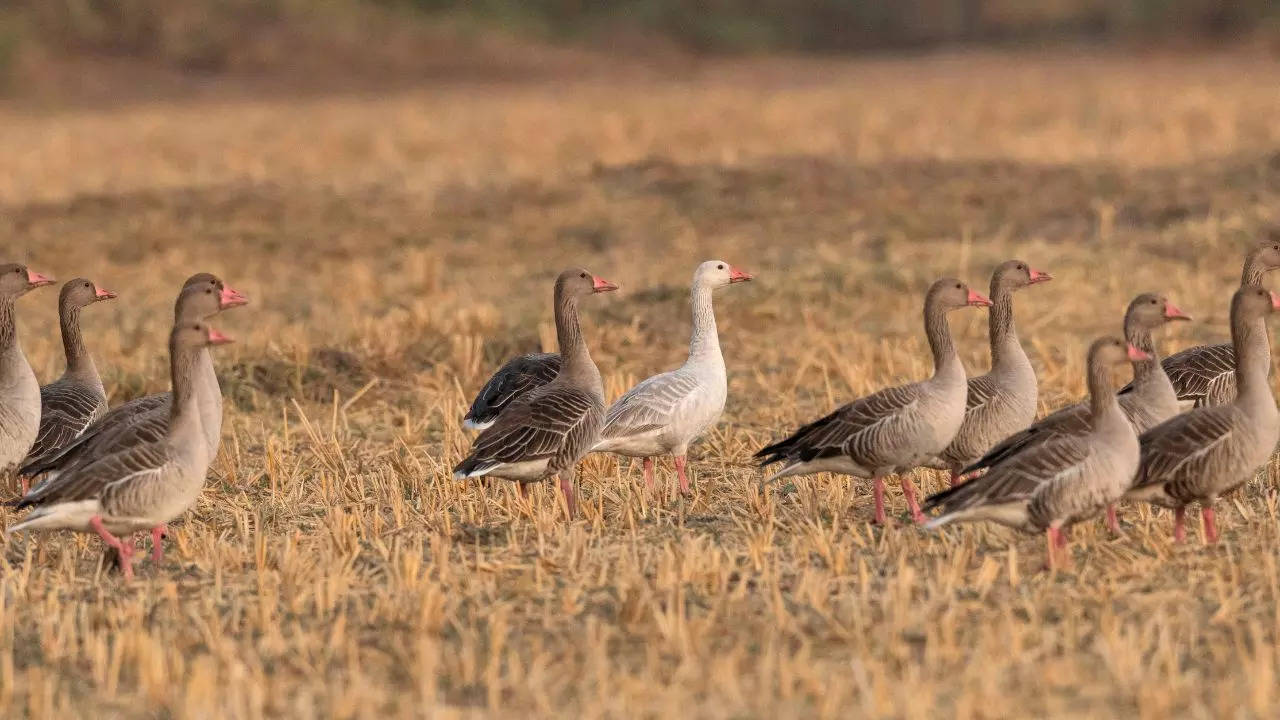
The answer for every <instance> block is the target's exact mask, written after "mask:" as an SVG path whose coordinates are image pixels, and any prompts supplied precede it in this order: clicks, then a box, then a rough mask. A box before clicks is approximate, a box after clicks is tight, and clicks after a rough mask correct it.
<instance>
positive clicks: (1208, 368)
mask: <svg viewBox="0 0 1280 720" xmlns="http://www.w3.org/2000/svg"><path fill="white" fill-rule="evenodd" d="M1276 268H1280V240H1267V241H1265V242H1262V243H1259V244H1258V245H1256V246H1254V248H1253V249H1252V250H1250V251H1249V254H1248V255H1247V256H1245V260H1244V269H1243V270H1242V271H1241V273H1240V287H1255V286H1256V287H1261V286H1262V285H1263V282H1262V281H1263V279H1264V278H1265V276H1266V274H1267V273H1269V272H1271V271H1272V270H1275V269H1276ZM1266 359H1267V362H1268V363H1269V362H1270V360H1271V350H1270V347H1268V349H1267V358H1266ZM1161 365H1162V366H1163V367H1164V370H1165V372H1166V373H1167V374H1168V375H1169V380H1170V381H1171V382H1172V383H1173V389H1174V391H1175V392H1177V393H1178V399H1179V400H1184V401H1191V402H1193V403H1194V404H1195V407H1207V406H1210V405H1222V404H1224V403H1229V402H1231V400H1232V398H1234V397H1235V395H1236V381H1235V351H1234V350H1233V349H1232V344H1231V343H1220V344H1217V345H1196V346H1195V347H1189V348H1187V349H1185V350H1181V351H1179V352H1176V353H1174V354H1173V355H1170V356H1169V357H1167V358H1165V359H1164V362H1163V363H1161ZM1127 390H1128V388H1125V389H1124V390H1121V392H1126V391H1127Z"/></svg>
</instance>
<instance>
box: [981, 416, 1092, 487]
mask: <svg viewBox="0 0 1280 720" xmlns="http://www.w3.org/2000/svg"><path fill="white" fill-rule="evenodd" d="M1088 431H1089V406H1088V405H1084V404H1077V405H1068V406H1067V407H1064V408H1061V409H1059V410H1057V411H1056V412H1053V413H1050V414H1049V415H1046V416H1045V417H1043V418H1041V419H1040V420H1038V421H1037V422H1036V423H1035V424H1033V425H1032V426H1031V427H1029V428H1027V429H1026V430H1023V431H1022V432H1017V433H1014V434H1013V435H1010V436H1009V437H1007V438H1005V439H1004V440H1001V441H1000V442H999V443H997V444H996V446H995V447H993V448H991V449H990V450H988V451H987V454H985V455H983V456H982V457H981V458H979V459H978V461H977V462H974V463H973V464H971V465H969V466H968V467H966V468H965V469H963V470H961V471H960V474H961V475H968V474H970V473H974V472H978V471H980V470H987V469H990V468H992V467H994V466H995V465H997V464H999V463H1000V462H1001V461H1003V460H1004V459H1006V458H1008V457H1012V456H1013V455H1016V454H1017V453H1019V452H1022V451H1023V450H1024V449H1025V448H1028V447H1030V446H1032V445H1035V444H1038V443H1042V442H1046V441H1048V440H1052V439H1054V438H1059V437H1064V436H1067V435H1080V434H1083V433H1086V432H1088Z"/></svg>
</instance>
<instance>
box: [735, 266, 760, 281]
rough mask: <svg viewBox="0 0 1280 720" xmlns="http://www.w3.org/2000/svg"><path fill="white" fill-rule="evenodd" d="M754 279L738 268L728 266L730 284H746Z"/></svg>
mask: <svg viewBox="0 0 1280 720" xmlns="http://www.w3.org/2000/svg"><path fill="white" fill-rule="evenodd" d="M754 277H755V276H754V275H752V274H751V273H749V272H747V271H746V270H739V269H738V268H736V267H734V266H732V265H730V266H729V283H730V284H732V283H740V282H746V281H748V280H751V279H752V278H754Z"/></svg>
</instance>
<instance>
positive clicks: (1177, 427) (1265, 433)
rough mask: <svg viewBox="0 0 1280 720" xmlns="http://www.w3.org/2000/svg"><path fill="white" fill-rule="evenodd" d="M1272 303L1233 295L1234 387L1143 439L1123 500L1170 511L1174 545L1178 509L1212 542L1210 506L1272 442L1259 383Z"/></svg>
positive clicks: (1267, 397) (1265, 368) (1263, 377)
mask: <svg viewBox="0 0 1280 720" xmlns="http://www.w3.org/2000/svg"><path fill="white" fill-rule="evenodd" d="M1276 309H1280V296H1277V295H1276V294H1275V293H1271V292H1269V291H1267V290H1265V289H1263V288H1261V287H1258V286H1254V287H1245V288H1241V289H1240V290H1238V291H1237V292H1236V294H1235V295H1234V296H1233V297H1232V299H1231V340H1232V345H1233V349H1234V353H1233V355H1234V358H1235V371H1234V375H1235V385H1236V387H1237V388H1238V390H1239V392H1238V393H1237V394H1236V396H1235V397H1234V398H1233V399H1232V400H1231V402H1229V403H1227V404H1225V405H1214V406H1210V407H1201V408H1195V409H1193V410H1191V411H1189V412H1187V413H1184V414H1182V415H1178V416H1176V417H1174V418H1173V419H1171V420H1169V421H1167V422H1164V423H1161V424H1160V425H1157V426H1156V427H1154V428H1152V429H1151V430H1149V431H1147V432H1145V433H1143V435H1142V437H1141V443H1142V464H1141V466H1140V468H1139V470H1138V478H1137V482H1136V483H1134V486H1133V487H1132V489H1130V490H1129V492H1128V493H1126V497H1128V498H1130V499H1134V500H1142V501H1144V502H1149V503H1152V504H1155V505H1159V506H1161V507H1168V508H1173V509H1174V511H1175V516H1174V539H1175V541H1178V542H1181V541H1182V539H1183V537H1184V533H1185V530H1184V526H1183V522H1184V515H1185V512H1186V507H1187V506H1188V505H1190V504H1191V503H1193V502H1198V503H1200V507H1201V511H1202V513H1203V516H1204V521H1205V540H1206V541H1208V542H1214V541H1216V540H1217V528H1216V527H1215V524H1214V510H1213V505H1214V502H1216V501H1217V499H1218V498H1219V497H1220V496H1222V495H1225V494H1227V493H1229V492H1231V491H1232V490H1235V489H1236V488H1238V487H1240V486H1241V485H1243V484H1244V483H1245V482H1247V481H1248V480H1249V478H1251V477H1253V473H1254V472H1255V471H1256V470H1257V468H1258V467H1259V466H1260V465H1262V464H1263V463H1265V462H1266V461H1267V459H1268V458H1269V457H1270V456H1271V453H1272V451H1273V450H1274V449H1275V446H1276V441H1277V439H1280V413H1278V412H1277V410H1276V402H1275V397H1274V396H1273V395H1272V393H1271V386H1270V384H1269V383H1268V380H1267V375H1268V373H1269V372H1270V370H1271V359H1270V352H1269V350H1268V345H1269V341H1268V337H1267V326H1266V321H1267V317H1268V316H1269V315H1271V314H1272V313H1273V312H1274V311H1275V310H1276Z"/></svg>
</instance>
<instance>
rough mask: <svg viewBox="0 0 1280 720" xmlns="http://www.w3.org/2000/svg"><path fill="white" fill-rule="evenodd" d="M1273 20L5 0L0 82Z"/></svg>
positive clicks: (382, 71)
mask: <svg viewBox="0 0 1280 720" xmlns="http://www.w3.org/2000/svg"><path fill="white" fill-rule="evenodd" d="M1278 17H1280V11H1278V10H1277V3H1275V2H1272V1H1270V0H1042V1H1039V2H1026V1H1025V0H897V1H894V2H887V1H884V0H703V1H700V2H688V1H687V0H630V1H626V0H605V1H603V2H589V1H587V0H475V1H472V2H467V1H464V0H185V1H183V2H174V1H172V0H6V1H5V2H4V3H2V4H0V83H3V84H2V87H3V92H4V93H5V94H7V95H10V96H14V97H23V98H46V99H48V98H58V97H67V96H78V97H83V96H91V97H92V96H108V97H110V96H119V95H121V94H124V95H126V96H128V95H135V94H139V93H147V92H152V93H154V92H164V91H173V90H177V89H182V88H185V89H188V90H190V89H191V87H190V86H191V84H193V83H198V82H203V83H208V82H209V81H212V80H217V79H222V80H233V79H238V80H249V79H253V80H256V81H258V82H270V81H275V82H277V83H279V82H288V83H290V84H292V85H293V86H295V87H298V88H299V89H304V88H310V89H318V88H319V89H323V88H332V87H341V86H356V87H364V88H368V87H369V86H370V85H371V84H373V85H376V86H385V85H388V84H393V83H406V82H413V81H416V80H422V79H424V78H439V77H453V78H458V77H462V76H468V77H476V76H487V77H494V76H512V75H521V74H532V73H538V72H543V73H545V72H549V71H558V72H569V71H572V72H579V73H589V72H592V71H594V70H599V68H598V67H592V66H591V65H592V63H590V62H586V61H585V60H584V58H583V57H582V56H577V55H569V56H566V55H565V54H563V53H558V52H555V51H553V50H551V48H561V49H563V48H577V49H581V50H595V51H603V52H604V53H605V54H607V55H608V56H609V57H611V58H613V59H614V60H617V59H621V58H630V59H631V60H633V61H641V60H642V61H647V62H648V63H650V64H652V63H662V62H663V61H668V62H669V61H681V60H687V59H689V57H690V56H694V55H704V56H705V55H717V54H735V55H741V54H762V53H779V52H783V53H792V54H797V53H808V54H826V55H832V54H854V53H872V52H888V51H913V52H919V51H923V50H929V49H937V48H940V47H955V46H1001V47H1028V46H1030V47H1037V46H1040V47H1043V46H1045V45H1063V44H1075V45H1080V44H1085V45H1089V46H1108V47H1126V48H1150V47H1184V48H1185V47H1189V46H1204V45H1213V44H1216V45H1222V44H1230V45H1232V46H1234V47H1239V46H1241V45H1244V46H1252V47H1256V48H1260V49H1262V50H1263V51H1271V50H1273V49H1274V48H1275V47H1276V46H1277V44H1278V43H1280V21H1278ZM595 62H596V63H597V64H598V62H599V58H596V59H595ZM668 69H669V68H668Z"/></svg>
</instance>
